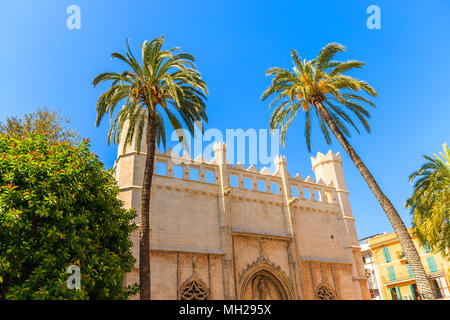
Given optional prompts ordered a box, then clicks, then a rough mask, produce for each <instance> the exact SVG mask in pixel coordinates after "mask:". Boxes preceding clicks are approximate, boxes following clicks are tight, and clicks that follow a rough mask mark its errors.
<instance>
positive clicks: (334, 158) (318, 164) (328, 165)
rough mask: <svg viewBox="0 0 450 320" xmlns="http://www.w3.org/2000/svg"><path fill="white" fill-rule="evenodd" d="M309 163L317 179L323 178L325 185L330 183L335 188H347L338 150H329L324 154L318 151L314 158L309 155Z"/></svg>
mask: <svg viewBox="0 0 450 320" xmlns="http://www.w3.org/2000/svg"><path fill="white" fill-rule="evenodd" d="M311 164H312V169H313V171H314V174H315V175H316V180H317V181H319V180H323V181H324V182H325V183H326V184H327V185H328V184H330V183H331V184H332V185H333V186H334V187H335V188H337V189H340V190H347V186H346V184H345V178H344V170H343V167H342V159H341V154H340V153H339V152H338V153H334V152H333V151H331V150H330V151H328V153H327V154H326V155H324V154H323V153H321V152H318V153H317V156H316V157H315V158H314V157H311Z"/></svg>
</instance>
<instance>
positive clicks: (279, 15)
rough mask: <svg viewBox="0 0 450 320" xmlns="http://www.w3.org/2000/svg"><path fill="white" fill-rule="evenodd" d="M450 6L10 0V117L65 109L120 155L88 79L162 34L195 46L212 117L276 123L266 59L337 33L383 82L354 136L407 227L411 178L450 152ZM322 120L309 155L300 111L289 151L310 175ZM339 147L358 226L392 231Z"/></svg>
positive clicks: (6, 104) (107, 153)
mask: <svg viewBox="0 0 450 320" xmlns="http://www.w3.org/2000/svg"><path fill="white" fill-rule="evenodd" d="M71 4H76V5H78V6H79V7H80V8H81V29H80V30H69V29H67V28H66V19H67V17H68V14H67V13H66V8H67V7H68V6H69V5H71ZM371 4H376V5H379V6H380V8H381V26H382V29H381V30H369V29H368V28H367V27H366V19H367V17H368V16H369V15H368V14H367V13H366V9H367V7H368V6H369V5H371ZM449 16H450V2H448V1H447V0H441V1H438V0H433V1H418V0H416V1H412V0H411V1H379V0H371V1H365V0H352V1H350V0H340V1H336V0H322V1H300V0H297V1H232V0H227V1H211V0H209V1H149V0H145V1H144V0H142V1H106V0H105V1H104V0H71V1H65V0H53V1H44V0H41V1H35V0H30V1H23V0H21V1H2V2H1V4H0V40H1V43H2V46H1V49H0V66H1V70H2V76H1V77H0V121H4V120H5V118H6V117H7V116H10V115H18V116H22V115H23V114H24V113H26V112H32V111H34V110H35V109H36V108H37V107H39V106H44V105H45V106H48V107H49V108H51V109H60V110H61V112H62V114H63V115H64V116H66V117H69V118H71V119H72V127H73V128H74V129H76V130H77V131H78V132H79V133H80V134H81V135H82V136H84V137H89V138H90V139H91V140H92V150H93V151H94V152H96V153H97V154H98V155H99V157H100V159H101V160H102V161H103V162H104V163H105V164H106V166H107V167H111V166H112V165H113V162H114V159H115V156H116V152H117V147H116V146H107V144H106V133H107V130H108V123H107V122H105V123H103V124H102V125H101V127H99V128H96V127H95V126H94V121H95V103H96V99H97V98H98V96H99V95H100V93H101V88H97V89H94V88H92V86H91V81H92V79H93V78H94V77H95V76H96V75H97V74H98V73H100V72H104V71H122V68H123V65H122V64H121V63H120V62H119V61H111V59H110V54H111V53H112V52H113V51H121V52H123V51H124V49H125V40H126V38H130V40H131V44H132V46H133V48H135V49H137V48H138V46H139V44H140V43H142V41H143V40H145V39H153V38H155V37H157V36H159V35H162V34H163V35H165V37H166V41H167V46H168V47H174V46H179V47H181V48H182V49H183V50H184V51H186V52H189V53H192V54H194V55H195V56H196V57H197V61H198V62H197V67H198V69H199V70H200V71H201V73H202V75H203V77H204V79H205V80H206V81H207V83H208V86H209V90H210V95H209V99H208V115H209V119H210V120H209V123H208V128H218V129H221V130H225V129H226V128H244V129H248V128H256V129H259V128H267V125H268V120H269V116H270V114H269V112H268V110H267V106H268V103H267V102H261V101H260V100H259V97H260V95H261V93H262V91H263V90H264V89H265V88H266V86H267V85H268V84H269V81H270V80H269V78H266V77H265V75H264V73H265V71H266V70H267V68H269V67H272V66H283V67H291V60H290V50H291V49H292V48H295V49H296V50H297V51H298V52H299V54H300V55H301V56H302V57H305V58H308V59H310V58H313V57H315V56H316V55H317V53H318V52H319V50H320V49H321V48H322V47H323V46H324V45H326V44H327V43H329V42H340V43H342V44H344V45H345V46H346V47H347V52H346V53H344V54H341V55H340V56H338V58H339V59H357V60H362V61H364V62H366V64H367V65H366V66H365V67H364V69H362V70H358V71H357V72H355V73H354V74H353V75H354V76H356V77H359V78H361V79H364V80H366V81H368V82H369V83H370V84H371V85H372V86H373V87H375V88H376V90H377V91H378V93H379V97H378V98H377V99H376V101H375V102H376V104H377V109H375V110H372V118H371V121H370V123H371V126H372V133H371V134H366V133H364V134H362V135H360V136H358V135H356V134H354V135H353V136H352V138H351V143H352V144H353V146H354V147H355V148H356V150H357V151H358V152H359V154H360V155H361V157H362V159H363V160H364V161H365V162H366V164H367V166H368V167H369V169H370V170H371V171H372V173H373V174H374V176H375V177H376V179H377V180H378V182H379V184H380V186H381V187H382V189H383V190H384V192H385V193H386V194H387V195H388V196H389V197H390V199H391V200H392V202H393V203H394V205H395V206H396V208H397V209H398V211H399V212H400V214H401V216H402V217H403V219H404V220H405V222H406V223H407V225H408V226H409V225H410V220H411V217H410V215H409V213H408V211H407V210H406V209H405V208H404V203H405V200H406V198H407V197H408V196H409V195H410V193H411V190H412V188H411V186H410V185H409V183H408V180H407V177H408V175H409V174H410V173H411V172H412V171H413V170H415V169H416V168H418V167H419V165H420V164H421V163H422V161H423V160H422V154H432V153H435V152H438V151H440V149H441V144H442V143H443V142H445V141H448V140H449V139H448V138H449V133H450V129H449V128H450V127H449V119H450V111H449V110H450V109H449V100H450V90H449V75H450V59H449V52H450V38H449V36H448V32H449V31H450V19H449ZM315 125H316V128H315V129H314V131H313V134H314V136H313V140H312V145H313V151H312V153H311V154H310V153H308V151H307V149H306V146H305V143H304V138H303V122H302V121H301V118H299V120H298V121H296V122H295V123H294V124H293V126H292V128H291V129H290V131H289V135H288V139H287V145H286V149H285V150H282V153H283V154H285V155H286V156H287V159H288V169H289V171H290V172H291V174H295V173H296V172H299V173H300V174H301V175H302V176H303V177H306V176H307V175H312V174H313V173H312V170H311V164H310V160H309V159H310V156H311V155H315V154H316V153H317V152H318V151H321V152H327V151H328V149H329V147H328V146H327V145H326V144H325V143H324V140H323V138H322V136H321V134H320V132H319V131H317V130H316V129H317V124H315ZM448 142H450V141H448ZM331 148H332V149H333V150H334V151H335V152H337V151H340V152H341V154H343V160H344V170H345V175H346V179H347V185H348V189H349V191H350V199H351V203H352V208H353V213H354V216H355V217H356V224H357V230H358V235H359V237H360V238H362V237H365V236H368V235H371V234H374V233H378V232H382V231H391V227H390V225H389V222H388V220H387V218H386V217H385V216H384V213H383V212H382V210H381V208H380V206H379V205H378V203H377V201H376V199H375V197H374V196H373V195H372V193H371V192H370V190H369V188H368V187H367V186H366V184H365V182H364V180H363V179H362V177H361V176H360V174H359V172H358V171H357V170H356V168H355V167H354V165H353V163H352V162H351V160H350V159H349V157H348V156H347V155H346V154H345V152H344V151H343V150H342V148H341V146H340V145H339V144H338V142H337V140H334V143H333V145H332V146H331Z"/></svg>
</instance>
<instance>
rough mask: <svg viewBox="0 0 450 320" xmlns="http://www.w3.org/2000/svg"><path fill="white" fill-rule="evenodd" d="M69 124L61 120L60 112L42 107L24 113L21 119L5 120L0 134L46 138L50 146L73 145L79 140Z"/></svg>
mask: <svg viewBox="0 0 450 320" xmlns="http://www.w3.org/2000/svg"><path fill="white" fill-rule="evenodd" d="M69 124H70V119H68V118H63V117H62V116H61V113H60V111H51V110H49V109H48V108H47V107H42V108H38V110H37V111H36V112H32V113H26V114H25V115H24V116H23V118H18V117H16V116H11V117H8V118H6V123H5V124H2V123H0V133H4V134H8V135H10V136H17V137H20V138H25V137H26V136H27V135H28V134H38V135H43V136H46V137H47V140H48V141H49V143H51V144H57V143H60V142H69V143H70V144H71V145H75V144H77V143H79V142H80V141H81V139H80V136H79V135H78V134H77V133H76V132H75V131H74V130H72V129H71V128H70V127H69Z"/></svg>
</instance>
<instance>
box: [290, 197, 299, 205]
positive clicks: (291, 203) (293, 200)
mask: <svg viewBox="0 0 450 320" xmlns="http://www.w3.org/2000/svg"><path fill="white" fill-rule="evenodd" d="M297 202H298V198H295V197H294V198H291V199H289V201H288V206H292V205H294V204H296V203H297Z"/></svg>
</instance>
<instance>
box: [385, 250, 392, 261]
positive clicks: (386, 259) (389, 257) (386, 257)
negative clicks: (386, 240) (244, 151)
mask: <svg viewBox="0 0 450 320" xmlns="http://www.w3.org/2000/svg"><path fill="white" fill-rule="evenodd" d="M383 254H384V261H386V262H391V255H390V253H389V248H388V247H384V248H383Z"/></svg>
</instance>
